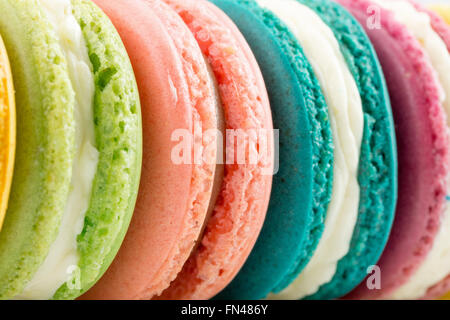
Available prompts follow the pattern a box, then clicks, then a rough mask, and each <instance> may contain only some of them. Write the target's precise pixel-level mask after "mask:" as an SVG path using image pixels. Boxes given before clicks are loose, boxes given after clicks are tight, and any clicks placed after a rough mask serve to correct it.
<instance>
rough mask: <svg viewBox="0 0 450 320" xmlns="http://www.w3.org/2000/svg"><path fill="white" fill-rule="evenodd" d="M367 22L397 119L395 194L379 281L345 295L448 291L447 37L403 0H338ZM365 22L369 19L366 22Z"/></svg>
mask: <svg viewBox="0 0 450 320" xmlns="http://www.w3.org/2000/svg"><path fill="white" fill-rule="evenodd" d="M340 3H342V4H343V5H345V6H346V7H347V8H348V9H349V10H350V11H351V12H352V13H353V14H354V16H355V17H356V18H357V19H358V20H359V21H360V22H361V24H363V25H364V26H365V27H366V31H367V33H368V35H369V37H370V38H371V41H372V43H373V45H374V47H375V49H376V51H377V54H378V57H379V59H380V62H381V65H382V67H383V70H384V72H385V77H386V81H387V84H388V87H389V93H390V97H391V101H392V109H393V113H394V119H395V123H396V132H397V140H398V156H399V199H398V206H397V212H396V218H395V222H394V226H393V229H392V234H391V236H390V239H389V242H388V245H387V247H386V249H385V251H384V253H383V256H382V257H381V260H380V261H379V262H378V264H377V265H378V267H379V272H380V273H381V275H380V276H381V278H380V281H379V282H380V283H379V286H377V288H376V289H375V290H369V288H368V286H367V283H366V281H365V282H363V283H362V284H361V285H360V286H359V287H358V288H357V289H356V290H355V291H353V292H352V293H351V294H350V295H348V296H347V298H350V299H375V298H381V299H420V298H437V297H439V296H440V295H442V294H444V293H445V292H447V291H448V289H449V287H448V281H445V279H446V277H447V276H448V274H449V271H450V255H449V250H448V249H449V241H448V234H449V230H450V224H449V221H450V211H449V209H448V202H447V199H448V197H447V195H448V179H449V161H450V159H449V150H450V148H449V147H450V146H449V136H448V132H449V130H448V116H449V111H450V99H449V97H450V76H449V73H448V70H450V54H449V48H450V46H449V44H450V37H448V36H446V35H448V32H449V31H450V30H449V29H448V26H446V25H445V23H444V22H443V21H442V20H440V19H439V18H438V17H437V16H436V15H434V14H432V13H431V12H429V11H428V10H426V9H424V8H422V7H420V6H418V5H417V4H415V3H413V2H408V1H405V0H398V1H386V0H376V1H365V0H352V1H350V0H340ZM367 21H369V22H370V23H367Z"/></svg>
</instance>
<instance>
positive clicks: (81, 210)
mask: <svg viewBox="0 0 450 320" xmlns="http://www.w3.org/2000/svg"><path fill="white" fill-rule="evenodd" d="M0 33H1V36H2V38H3V40H4V43H5V48H6V52H7V53H8V56H9V61H10V65H11V72H12V73H11V74H12V79H13V82H14V88H15V93H14V91H13V88H12V83H11V81H10V80H11V74H9V72H8V64H7V63H6V57H5V50H3V46H1V50H0V52H1V59H0V65H1V67H0V79H1V80H2V82H1V87H0V88H1V90H0V97H1V100H0V101H1V106H2V133H1V134H2V184H4V186H3V185H2V208H3V207H4V206H6V202H5V198H7V194H6V191H5V192H4V191H3V189H5V190H6V189H7V188H6V185H7V182H6V180H5V178H8V177H9V176H10V175H11V173H10V172H7V171H9V170H10V168H11V164H10V161H11V160H10V157H9V156H7V155H6V153H5V152H6V151H7V150H8V147H12V146H13V145H14V143H13V141H14V140H13V122H10V120H11V121H12V120H14V117H13V108H14V98H15V100H16V106H17V149H16V157H15V168H14V177H13V181H12V189H11V194H10V196H9V202H8V209H7V211H6V216H5V220H4V224H3V228H2V230H1V232H0V299H12V298H14V299H50V298H55V299H71V298H76V297H78V296H79V295H80V294H81V293H82V292H84V291H86V290H87V289H89V288H90V287H91V286H92V285H93V283H95V282H96V281H97V280H98V279H99V278H100V276H101V275H102V274H103V272H104V271H105V270H106V269H107V268H108V266H109V264H110V262H111V260H112V259H113V258H114V256H115V254H116V252H117V250H118V248H119V246H120V244H121V242H122V239H123V236H124V234H125V231H126V229H127V226H128V223H129V220H130V218H131V214H132V212H133V208H134V203H135V198H136V194H137V188H138V181H139V172H140V161H141V144H140V141H141V125H140V123H141V117H140V107H139V96H138V91H137V87H136V82H135V79H134V75H133V72H132V69H131V65H130V62H129V60H128V57H127V54H126V52H125V50H124V47H123V45H122V43H121V41H120V38H119V35H118V34H117V33H116V32H115V29H114V28H113V26H112V24H111V23H110V21H109V20H108V18H106V16H105V15H104V13H103V12H101V11H100V10H99V9H98V8H97V7H95V6H94V5H93V4H92V3H91V2H90V1H83V0H76V1H72V2H71V1H69V0H58V1H51V0H40V1H34V0H21V1H16V0H11V1H8V0H2V1H0ZM5 75H6V76H5ZM5 80H6V81H5ZM5 85H6V87H5ZM8 108H9V118H8ZM3 166H5V168H3ZM3 176H5V178H4V177H3Z"/></svg>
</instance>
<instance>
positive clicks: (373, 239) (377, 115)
mask: <svg viewBox="0 0 450 320" xmlns="http://www.w3.org/2000/svg"><path fill="white" fill-rule="evenodd" d="M212 2H213V3H215V4H216V5H217V6H219V7H220V8H221V9H222V10H224V11H225V12H226V13H227V14H228V15H229V16H230V17H231V18H232V20H233V21H234V22H235V23H236V25H237V26H238V27H239V28H240V30H241V32H242V33H243V34H244V36H245V37H246V39H247V41H248V42H249V44H250V46H251V48H252V49H253V51H254V53H255V56H256V57H257V60H258V63H259V64H260V67H261V69H262V71H263V74H264V77H265V79H266V85H267V87H268V91H269V95H270V97H271V103H272V112H273V114H274V119H277V121H275V126H276V127H277V128H279V129H280V168H281V169H280V172H279V173H278V175H277V176H275V178H274V192H273V194H272V198H271V204H270V207H269V213H268V218H267V220H266V222H265V225H264V227H263V232H262V233H261V235H260V238H259V239H258V242H257V244H256V247H255V249H254V251H253V252H252V254H251V256H250V258H249V260H248V261H247V263H246V265H245V266H244V267H243V268H242V269H241V271H240V272H239V274H238V275H237V277H236V278H235V279H234V281H233V282H232V283H231V284H230V285H229V287H228V288H226V289H225V290H224V291H223V292H222V293H220V294H219V295H218V297H217V298H219V299H260V298H265V297H267V296H268V295H269V294H270V293H277V292H280V291H283V290H284V289H285V288H286V287H288V286H289V285H290V284H291V283H292V282H293V281H294V280H295V279H296V278H297V277H298V275H299V274H301V271H302V270H303V268H304V267H305V266H306V265H307V264H308V262H309V259H308V258H306V259H305V257H311V255H313V254H314V249H315V245H305V242H302V241H299V239H301V237H295V236H292V235H291V232H293V230H294V231H299V232H306V234H304V235H305V237H307V238H309V239H310V240H311V242H310V243H316V245H317V242H319V241H320V236H321V232H320V230H323V228H324V226H323V224H324V223H325V221H326V210H327V206H328V204H329V198H328V201H324V200H323V199H322V200H319V201H318V202H315V203H314V207H315V208H320V209H319V211H320V210H321V212H322V215H317V216H320V218H319V219H317V220H316V221H315V224H312V225H310V226H311V229H308V228H306V230H310V231H311V230H314V231H318V232H316V233H314V232H310V233H308V231H305V227H304V223H305V221H308V220H305V219H303V220H302V222H301V223H298V221H293V220H290V219H289V218H290V217H292V216H301V215H302V214H303V215H305V216H307V215H306V214H305V211H298V210H299V209H300V208H299V207H295V205H293V204H292V203H287V202H286V201H285V199H286V196H285V193H290V192H292V193H295V192H298V193H299V194H300V195H299V196H297V199H295V200H293V202H294V203H295V202H302V203H303V202H304V194H305V192H307V191H306V190H304V189H302V188H300V185H298V184H296V185H297V186H298V188H296V189H295V188H283V185H288V186H289V184H290V183H292V181H294V180H295V179H299V177H302V176H303V174H304V171H301V170H300V168H298V169H299V170H298V171H297V172H294V171H291V172H289V173H287V175H283V173H284V171H283V169H282V168H283V166H285V167H290V168H292V167H295V166H296V165H298V164H299V162H295V161H296V160H295V159H294V158H286V157H282V154H283V152H284V151H283V149H289V151H292V150H293V145H294V144H295V142H294V140H292V139H291V138H290V137H286V136H285V140H283V135H284V134H283V131H285V130H289V131H291V130H292V129H291V128H289V127H286V123H285V122H286V121H293V120H292V119H295V118H296V117H297V116H298V114H299V112H301V111H298V110H292V109H288V108H286V103H285V102H283V101H281V100H280V99H279V98H278V96H279V95H283V98H285V99H287V97H286V96H288V95H292V99H294V100H295V101H300V100H302V99H308V98H311V97H312V95H311V94H310V91H309V90H308V86H305V82H301V81H300V82H295V81H293V80H292V79H289V78H287V77H284V76H283V74H282V72H281V71H280V70H282V63H280V60H282V59H287V60H289V61H295V62H297V63H296V64H295V63H294V64H292V63H291V65H290V68H291V70H293V72H297V73H302V72H303V73H304V71H302V70H301V69H299V68H298V65H299V63H298V61H302V63H303V64H305V63H306V64H308V59H306V58H305V56H304V55H302V54H300V53H299V52H301V51H302V47H301V44H300V43H299V41H297V39H296V37H295V36H294V34H293V32H290V30H289V27H288V26H287V25H285V24H284V22H282V20H281V19H279V18H278V17H277V16H276V14H275V13H274V12H272V11H270V10H269V9H266V8H263V7H261V6H260V5H259V4H258V3H257V2H256V1H253V0H213V1H212ZM298 2H299V3H301V4H302V5H304V6H307V7H308V8H310V9H312V10H313V11H314V12H315V13H316V14H317V15H318V16H319V17H320V19H321V20H322V21H323V22H324V23H325V24H326V25H327V26H328V27H329V28H330V29H331V30H332V32H333V34H334V37H335V38H336V40H337V42H338V44H339V49H340V51H341V53H342V55H343V56H344V58H345V63H346V64H347V66H348V69H349V70H350V72H351V75H352V76H353V78H354V81H355V83H356V86H357V89H358V92H359V94H360V96H361V103H362V111H363V121H364V131H363V137H362V141H361V148H360V159H359V170H358V173H357V175H358V184H359V190H360V195H359V209H358V216H357V220H356V225H355V227H354V230H353V234H352V237H351V242H350V245H349V250H348V252H347V253H346V254H345V256H344V257H342V258H341V259H340V260H339V261H338V263H337V266H336V271H335V273H334V276H333V277H332V279H330V280H329V281H328V282H327V283H325V284H323V285H321V286H320V288H319V289H318V290H317V292H315V293H314V294H312V295H310V296H308V297H306V298H307V299H334V298H339V297H341V296H343V295H345V294H346V293H348V292H349V291H351V290H352V289H353V288H354V287H356V286H357V285H358V284H359V283H360V282H361V281H362V280H363V279H364V278H365V276H366V275H367V272H368V268H369V267H370V266H372V265H374V264H376V263H377V261H378V259H379V257H380V256H381V253H382V251H383V249H384V247H385V245H386V242H387V239H388V236H389V233H390V230H391V226H392V222H393V219H394V212H395V206H396V200H397V182H396V181H397V154H396V142H395V133H394V125H393V120H392V112H391V108H390V101H389V96H388V93H387V89H386V84H385V80H384V76H383V73H382V71H381V68H380V65H379V62H378V58H377V56H376V54H375V51H374V49H373V48H372V45H371V43H370V41H369V39H368V37H367V35H366V34H365V32H364V31H363V28H362V27H361V26H360V25H359V24H358V22H356V20H355V19H354V18H353V17H352V16H351V15H350V14H349V13H348V12H347V11H346V10H345V9H344V8H343V7H341V6H340V5H338V4H336V3H334V2H332V1H329V0H315V1H312V0H298ZM291 31H292V30H291ZM293 47H296V48H298V49H297V51H292V49H288V50H287V49H286V48H293ZM311 77H312V78H314V73H312V74H311ZM293 87H298V88H297V90H300V92H302V93H301V95H300V97H295V96H294V95H293V94H292V92H294V91H293V90H292V89H291V88H293ZM283 89H285V91H283ZM318 90H319V91H320V86H319V88H318ZM314 100H315V101H316V105H317V101H320V98H319V99H317V97H315V98H314ZM325 107H326V105H325ZM302 108H306V106H305V105H303V106H299V109H302ZM324 114H326V111H324ZM323 123H324V122H322V125H323ZM315 125H317V123H316V124H315ZM321 128H322V129H323V128H324V127H323V126H322V127H321ZM325 128H326V127H325ZM296 130H297V131H296V132H301V134H303V135H304V134H311V133H312V131H311V130H309V128H308V127H296ZM312 136H315V137H316V135H314V134H313V135H312ZM331 145H332V143H331ZM289 151H287V152H289ZM316 155H317V154H316ZM308 156H310V157H313V158H314V156H313V154H312V153H310V154H309V155H308ZM328 156H329V157H326V158H319V161H318V163H320V164H323V163H327V162H328V161H329V160H330V158H331V164H329V166H328V168H331V167H332V165H333V155H332V154H331V156H330V155H329V154H328ZM313 161H314V160H313ZM322 161H323V162H322ZM283 162H284V163H283ZM303 169H305V168H304V167H303ZM313 171H314V166H311V167H309V168H308V169H307V170H306V171H305V172H313ZM322 172H324V171H322ZM310 174H311V173H310ZM322 178H325V179H327V181H326V183H325V182H324V181H322V185H321V186H322V187H324V189H327V187H325V186H327V185H328V186H329V185H330V184H332V182H333V177H332V174H331V173H330V174H328V175H323V176H322ZM277 189H280V190H279V191H277ZM294 190H295V191H294ZM316 190H317V189H316ZM315 192H317V191H315ZM328 197H330V194H328ZM312 212H318V211H317V210H313V211H312ZM296 223H298V225H297V224H296ZM294 234H295V233H294ZM299 248H301V250H302V254H298V251H296V250H299ZM294 257H295V258H294Z"/></svg>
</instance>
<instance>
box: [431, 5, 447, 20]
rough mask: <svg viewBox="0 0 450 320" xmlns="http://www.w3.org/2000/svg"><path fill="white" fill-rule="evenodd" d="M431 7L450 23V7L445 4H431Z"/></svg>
mask: <svg viewBox="0 0 450 320" xmlns="http://www.w3.org/2000/svg"><path fill="white" fill-rule="evenodd" d="M430 9H431V10H433V11H434V12H436V13H437V14H439V15H440V16H441V18H442V19H444V21H445V22H446V23H447V24H449V25H450V7H449V6H446V5H443V4H436V5H432V6H430Z"/></svg>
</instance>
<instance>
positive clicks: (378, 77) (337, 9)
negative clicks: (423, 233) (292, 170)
mask: <svg viewBox="0 0 450 320" xmlns="http://www.w3.org/2000/svg"><path fill="white" fill-rule="evenodd" d="M298 1H299V2H301V3H303V4H305V5H307V6H308V7H310V8H311V9H313V10H314V11H315V12H316V13H317V14H318V15H319V16H320V18H321V19H322V20H323V21H324V22H325V23H326V24H327V25H328V26H329V27H330V28H331V29H332V30H333V33H334V34H335V37H336V39H337V40H338V42H339V45H340V49H341V51H342V53H343V55H344V57H345V59H346V61H347V65H348V66H349V68H350V71H351V72H352V74H353V77H354V79H355V81H356V83H357V85H358V89H359V92H360V96H361V100H362V102H363V111H364V136H363V141H362V144H361V156H360V161H359V164H360V165H359V174H358V181H359V185H360V202H359V213H358V221H357V224H356V226H355V229H354V231H353V238H352V242H351V245H350V250H349V252H348V253H347V254H346V256H345V257H343V258H342V259H341V260H340V261H339V263H338V267H337V270H336V273H335V275H334V277H333V279H332V280H331V281H330V282H329V283H327V284H325V285H323V286H322V287H321V288H320V289H319V291H318V292H317V293H316V294H314V295H313V296H311V297H309V298H310V299H334V298H338V297H341V296H343V295H345V294H347V293H348V292H350V291H351V290H352V289H353V288H355V287H356V286H357V285H358V284H359V283H360V282H361V281H362V280H363V279H364V278H365V276H366V275H367V268H368V267H369V266H372V265H374V264H376V262H377V261H378V259H379V258H380V256H381V254H382V252H383V249H384V247H385V245H386V242H387V240H388V237H389V233H390V230H391V227H392V223H393V219H394V213H395V208H396V200H397V153H396V142H395V132H394V124H393V118H392V111H391V106H390V100H389V96H388V92H387V87H386V84H385V80H384V76H383V73H382V70H381V67H380V65H379V62H378V58H377V56H376V53H375V51H374V49H373V47H372V45H371V43H370V41H369V39H368V37H367V36H366V34H365V32H364V30H363V28H362V27H361V26H360V25H359V24H358V22H357V21H356V20H355V19H354V18H352V16H351V15H350V13H349V12H347V11H346V10H345V9H344V8H343V7H341V6H340V5H339V4H336V3H334V2H332V1H329V0H316V1H311V0H298Z"/></svg>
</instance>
